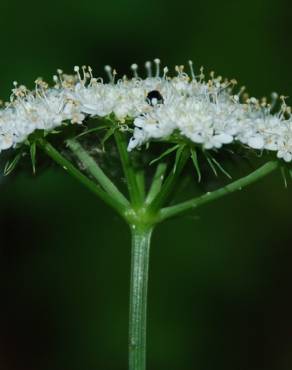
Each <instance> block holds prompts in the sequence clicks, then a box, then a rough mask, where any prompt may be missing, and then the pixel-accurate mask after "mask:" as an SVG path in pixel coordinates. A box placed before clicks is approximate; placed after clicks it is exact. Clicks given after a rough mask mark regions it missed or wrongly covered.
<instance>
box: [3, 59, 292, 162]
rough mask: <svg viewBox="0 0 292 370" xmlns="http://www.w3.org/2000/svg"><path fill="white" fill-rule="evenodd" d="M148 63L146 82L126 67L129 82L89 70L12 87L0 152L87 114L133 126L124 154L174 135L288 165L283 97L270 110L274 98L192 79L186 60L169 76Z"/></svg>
mask: <svg viewBox="0 0 292 370" xmlns="http://www.w3.org/2000/svg"><path fill="white" fill-rule="evenodd" d="M154 63H155V70H154V71H153V70H152V65H151V62H146V63H145V67H146V71H147V77H146V78H145V79H142V78H140V77H139V75H138V66H137V65H136V64H133V65H132V66H131V69H132V71H133V78H127V77H126V76H124V77H123V78H122V79H119V80H117V78H116V74H117V73H116V71H115V70H112V68H111V67H110V66H106V67H105V70H106V72H107V74H108V76H109V82H108V83H105V82H104V81H103V79H102V78H95V77H93V75H92V69H91V68H90V67H87V68H86V67H82V68H79V67H75V68H74V71H75V74H74V75H66V74H64V73H63V72H62V71H61V70H58V74H57V75H56V76H54V77H53V80H54V86H53V87H49V85H48V84H47V83H46V82H44V81H43V80H42V79H37V80H36V81H35V89H34V90H33V91H29V90H28V89H27V88H26V87H25V86H23V85H21V86H19V85H18V84H17V83H16V82H15V83H14V88H13V90H12V95H11V99H10V102H8V103H5V105H4V107H3V108H2V109H1V110H0V151H1V150H4V149H9V148H11V147H16V146H18V145H19V144H21V143H22V142H24V141H25V140H26V139H27V138H28V136H29V135H30V134H32V133H33V132H34V131H35V130H45V131H50V130H53V129H54V128H56V127H58V126H61V125H64V124H66V125H68V124H82V123H83V121H84V120H85V118H86V117H87V116H88V115H89V116H91V117H109V116H111V117H112V116H114V117H115V120H116V121H117V122H120V123H121V124H122V125H121V128H123V129H125V127H126V128H127V127H128V128H131V126H133V135H132V137H131V139H130V142H129V145H128V150H129V151H131V150H133V149H134V148H136V147H139V146H141V145H143V144H145V143H148V142H150V141H152V140H157V139H159V140H167V139H168V138H169V137H170V135H172V134H173V133H174V132H175V133H177V134H180V135H181V137H182V138H187V139H188V140H190V141H192V142H194V143H195V144H198V145H201V146H202V147H203V148H205V149H214V148H220V147H222V145H224V144H230V143H234V142H237V143H240V144H242V145H244V146H245V147H246V148H253V149H259V150H264V149H265V150H269V151H275V152H277V156H278V158H283V159H284V160H285V161H286V162H290V161H291V160H292V117H291V108H290V107H288V106H287V105H286V103H285V100H284V98H282V100H281V101H282V102H281V107H280V109H279V111H278V112H276V113H272V110H273V108H274V105H275V102H276V100H277V95H276V94H273V95H272V101H271V103H270V104H268V103H267V101H266V99H262V100H261V101H259V100H257V99H255V98H248V97H247V96H245V94H243V91H244V88H241V89H240V90H239V91H238V92H236V93H235V92H234V91H233V90H234V85H235V84H236V81H235V80H231V81H229V80H223V79H222V77H220V76H219V77H215V76H214V73H211V74H210V78H209V79H208V80H206V79H205V76H204V74H203V69H201V70H200V74H199V75H198V76H196V75H195V74H194V71H193V65H192V62H189V67H190V73H189V74H187V73H186V72H185V71H184V67H183V66H177V67H176V68H175V70H176V75H175V76H174V77H169V76H168V68H167V67H165V68H164V69H163V71H162V72H163V73H161V72H160V60H159V59H155V60H154ZM153 72H154V73H153Z"/></svg>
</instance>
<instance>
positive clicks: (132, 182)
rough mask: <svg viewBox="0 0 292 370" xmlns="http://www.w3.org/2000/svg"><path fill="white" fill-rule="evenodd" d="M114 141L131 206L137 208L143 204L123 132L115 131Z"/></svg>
mask: <svg viewBox="0 0 292 370" xmlns="http://www.w3.org/2000/svg"><path fill="white" fill-rule="evenodd" d="M114 135H115V140H116V144H117V147H118V151H119V154H120V159H121V162H122V166H123V170H124V174H125V177H126V181H127V185H128V190H129V195H130V199H131V202H132V205H133V206H134V207H135V208H137V207H138V206H139V205H141V203H142V202H143V198H142V195H141V193H140V192H139V186H138V183H137V178H136V173H135V170H134V168H133V165H132V163H131V159H130V155H129V153H128V151H127V142H126V138H125V135H124V133H123V132H121V131H119V130H115V133H114Z"/></svg>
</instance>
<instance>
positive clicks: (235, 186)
mask: <svg viewBox="0 0 292 370" xmlns="http://www.w3.org/2000/svg"><path fill="white" fill-rule="evenodd" d="M278 166H279V163H278V161H270V162H268V163H266V164H264V165H263V166H261V167H260V168H258V169H256V170H255V171H254V172H252V173H250V174H249V175H247V176H245V177H242V178H240V179H238V180H236V181H234V182H232V183H231V184H228V185H226V186H224V187H223V188H220V189H218V190H214V191H212V192H208V193H206V194H204V195H202V196H200V197H197V198H194V199H190V200H187V201H186V202H182V203H179V204H176V205H175V206H171V207H166V208H163V209H161V211H160V212H159V217H158V218H159V221H160V222H161V221H164V220H165V219H167V218H170V217H174V216H177V215H179V214H181V213H184V212H187V211H189V210H191V209H194V208H197V207H199V206H201V205H203V204H206V203H210V202H211V201H213V200H216V199H218V198H221V197H223V196H224V195H227V194H230V193H233V192H234V191H237V190H241V189H242V188H244V187H245V186H248V185H250V184H252V183H254V182H256V181H257V180H259V179H260V178H262V177H264V176H266V175H268V174H269V173H271V172H273V171H274V170H275V169H276V168H278Z"/></svg>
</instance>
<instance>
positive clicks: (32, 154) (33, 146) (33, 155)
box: [30, 141, 36, 174]
mask: <svg viewBox="0 0 292 370" xmlns="http://www.w3.org/2000/svg"><path fill="white" fill-rule="evenodd" d="M30 158H31V164H32V171H33V173H34V174H35V172H36V142H35V141H34V142H33V143H32V144H31V145H30Z"/></svg>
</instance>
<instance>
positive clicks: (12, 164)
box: [4, 152, 22, 176]
mask: <svg viewBox="0 0 292 370" xmlns="http://www.w3.org/2000/svg"><path fill="white" fill-rule="evenodd" d="M21 156H22V152H19V153H18V154H17V155H16V156H15V157H14V158H13V159H12V160H11V161H7V162H6V164H5V167H4V176H8V175H9V174H10V173H11V172H12V171H14V169H15V167H16V166H17V164H18V162H19V161H20V158H21Z"/></svg>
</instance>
